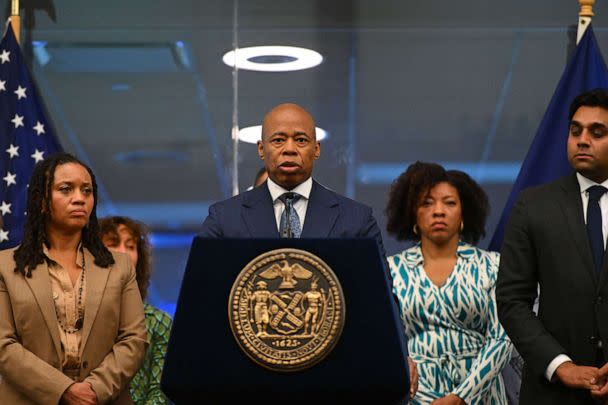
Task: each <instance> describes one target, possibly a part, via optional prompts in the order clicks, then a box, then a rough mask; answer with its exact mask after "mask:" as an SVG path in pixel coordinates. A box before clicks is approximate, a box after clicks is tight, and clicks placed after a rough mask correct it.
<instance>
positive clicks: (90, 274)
mask: <svg viewBox="0 0 608 405" xmlns="http://www.w3.org/2000/svg"><path fill="white" fill-rule="evenodd" d="M94 261H95V258H94V257H93V255H92V254H91V253H90V252H89V250H88V249H84V262H85V279H86V287H85V288H86V299H85V305H84V325H83V326H82V341H81V343H80V354H81V355H82V351H83V350H84V347H85V346H86V343H87V339H88V337H89V334H90V333H91V328H92V327H93V322H94V321H95V317H96V316H97V311H98V310H99V305H100V304H101V299H102V298H103V292H104V291H105V288H106V283H107V281H108V276H109V275H110V271H112V268H111V267H108V268H105V269H104V268H102V267H98V266H97V265H96V264H95V262H94Z"/></svg>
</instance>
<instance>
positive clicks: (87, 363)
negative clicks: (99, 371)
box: [82, 360, 89, 368]
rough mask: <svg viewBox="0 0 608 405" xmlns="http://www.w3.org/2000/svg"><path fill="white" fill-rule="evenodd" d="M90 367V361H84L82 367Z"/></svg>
mask: <svg viewBox="0 0 608 405" xmlns="http://www.w3.org/2000/svg"><path fill="white" fill-rule="evenodd" d="M88 367H89V362H88V361H86V360H85V361H83V362H82V368H88Z"/></svg>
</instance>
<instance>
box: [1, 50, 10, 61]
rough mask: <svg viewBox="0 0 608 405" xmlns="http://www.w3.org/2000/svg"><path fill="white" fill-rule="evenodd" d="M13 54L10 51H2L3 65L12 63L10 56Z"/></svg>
mask: <svg viewBox="0 0 608 405" xmlns="http://www.w3.org/2000/svg"><path fill="white" fill-rule="evenodd" d="M10 54H11V53H10V52H9V51H7V50H6V49H3V50H2V53H0V61H2V64H3V65H4V64H5V63H6V62H10V61H11V58H9V57H8V56H9V55H10Z"/></svg>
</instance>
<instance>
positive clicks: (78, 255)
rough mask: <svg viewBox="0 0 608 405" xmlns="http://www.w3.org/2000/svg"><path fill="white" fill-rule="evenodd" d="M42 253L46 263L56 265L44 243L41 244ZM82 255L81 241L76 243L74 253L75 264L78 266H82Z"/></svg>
mask: <svg viewBox="0 0 608 405" xmlns="http://www.w3.org/2000/svg"><path fill="white" fill-rule="evenodd" d="M42 253H43V254H44V256H46V261H47V263H48V264H51V265H53V266H56V265H57V262H56V261H55V260H53V259H51V258H50V257H49V248H48V247H47V246H46V243H43V244H42ZM83 255H84V248H83V246H82V241H81V242H80V243H79V244H78V251H77V253H76V265H78V267H82V256H83Z"/></svg>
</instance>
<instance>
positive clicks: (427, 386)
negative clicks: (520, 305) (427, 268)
mask: <svg viewBox="0 0 608 405" xmlns="http://www.w3.org/2000/svg"><path fill="white" fill-rule="evenodd" d="M457 255H458V259H457V262H456V266H455V267H454V270H453V271H452V273H451V274H450V276H449V277H448V278H447V280H446V281H445V283H444V285H443V286H441V287H437V286H436V285H435V284H434V283H433V282H432V281H431V279H430V278H428V276H427V275H426V273H425V272H424V268H423V267H424V259H423V257H422V251H421V248H420V244H418V245H416V246H413V247H411V248H409V249H407V250H405V251H403V252H401V253H399V254H396V255H394V256H390V257H389V258H388V263H389V265H390V270H391V275H392V276H393V292H394V293H395V294H396V296H397V298H398V300H399V305H400V307H401V317H402V320H403V325H404V327H405V333H406V335H407V338H408V350H409V354H410V357H411V358H412V359H413V360H414V361H415V362H416V364H417V366H418V373H419V376H420V380H419V388H418V393H417V394H416V395H415V397H414V398H413V399H412V401H411V402H410V403H412V404H428V403H430V402H432V401H433V400H435V399H437V398H441V397H443V396H445V395H447V394H449V393H454V394H456V395H458V396H459V397H460V398H462V399H463V400H464V401H465V402H466V403H467V404H469V405H477V404H484V405H485V404H498V405H501V404H506V403H507V399H506V394H505V387H504V384H503V381H502V378H501V376H500V371H501V370H502V368H503V367H504V366H505V364H507V362H508V361H509V357H510V355H511V341H510V340H509V338H508V337H507V335H506V333H505V331H504V329H503V328H502V326H501V325H500V323H499V321H498V316H497V314H496V298H495V295H494V288H495V284H496V277H497V273H498V262H499V257H500V256H499V254H498V253H496V252H488V251H485V250H482V249H478V248H476V247H474V246H472V245H469V244H467V243H464V242H460V243H459V244H458V250H457Z"/></svg>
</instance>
